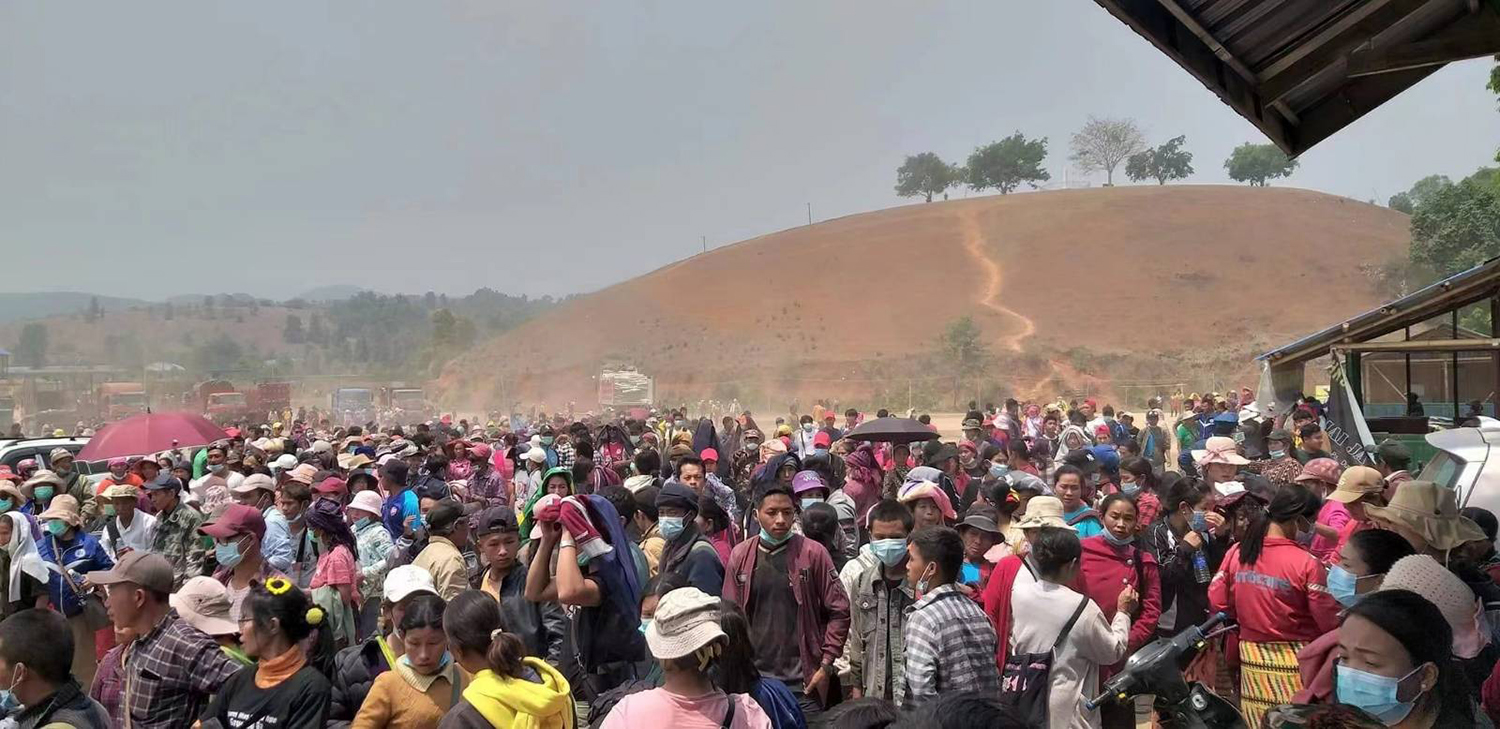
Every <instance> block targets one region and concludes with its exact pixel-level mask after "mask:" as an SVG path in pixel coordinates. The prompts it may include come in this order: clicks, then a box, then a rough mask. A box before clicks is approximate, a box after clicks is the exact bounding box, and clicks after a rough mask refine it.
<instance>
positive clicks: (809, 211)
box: [807, 203, 812, 225]
mask: <svg viewBox="0 0 1500 729" xmlns="http://www.w3.org/2000/svg"><path fill="white" fill-rule="evenodd" d="M807 224H808V225H812V203H808V204H807Z"/></svg>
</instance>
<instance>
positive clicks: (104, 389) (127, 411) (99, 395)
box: [95, 382, 146, 423]
mask: <svg viewBox="0 0 1500 729" xmlns="http://www.w3.org/2000/svg"><path fill="white" fill-rule="evenodd" d="M95 396H96V402H97V404H98V408H99V419H101V420H104V421H106V422H111V423H112V422H114V421H116V420H123V419H125V418H128V417H130V416H132V415H140V414H141V413H144V412H146V386H145V385H142V384H141V383H139V382H105V383H103V384H101V385H99V390H98V392H96V393H95Z"/></svg>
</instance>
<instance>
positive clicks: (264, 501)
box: [231, 473, 292, 574]
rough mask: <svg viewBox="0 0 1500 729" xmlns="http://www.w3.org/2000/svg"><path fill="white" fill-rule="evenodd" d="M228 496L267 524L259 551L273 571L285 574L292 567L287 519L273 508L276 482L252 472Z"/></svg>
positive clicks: (261, 474) (274, 505) (274, 506)
mask: <svg viewBox="0 0 1500 729" xmlns="http://www.w3.org/2000/svg"><path fill="white" fill-rule="evenodd" d="M231 493H232V494H233V496H234V500H235V501H237V502H239V503H241V504H244V505H245V506H249V507H252V508H254V509H256V510H257V511H259V512H260V515H261V518H262V519H263V520H264V522H265V525H266V530H265V537H264V539H263V540H262V541H261V544H260V552H261V554H262V555H264V556H265V559H266V562H267V563H269V564H270V565H271V567H272V568H273V569H275V570H277V571H278V572H281V573H283V574H284V573H286V571H287V570H289V569H291V566H292V542H291V533H290V531H289V529H290V527H289V526H288V525H287V523H286V517H284V516H282V515H281V511H280V510H279V509H277V508H276V483H275V482H274V481H272V480H271V477H270V476H267V475H265V474H263V473H252V474H250V475H249V476H246V477H245V480H243V481H241V482H240V485H238V486H236V487H234V488H233V489H231Z"/></svg>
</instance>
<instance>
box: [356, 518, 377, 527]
mask: <svg viewBox="0 0 1500 729" xmlns="http://www.w3.org/2000/svg"><path fill="white" fill-rule="evenodd" d="M372 521H375V518H374V517H370V516H362V517H360V518H358V519H355V520H354V528H355V529H363V528H365V525H367V524H369V523H370V522H372Z"/></svg>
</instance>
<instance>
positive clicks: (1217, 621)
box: [1198, 613, 1229, 634]
mask: <svg viewBox="0 0 1500 729" xmlns="http://www.w3.org/2000/svg"><path fill="white" fill-rule="evenodd" d="M1228 620H1229V614H1228V613H1214V614H1213V615H1212V616H1211V617H1209V619H1208V622H1206V623H1204V624H1202V625H1200V626H1198V630H1199V632H1201V633H1204V634H1208V633H1212V632H1213V631H1214V628H1217V627H1219V626H1220V625H1223V624H1224V623H1225V622H1227V621H1228Z"/></svg>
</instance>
